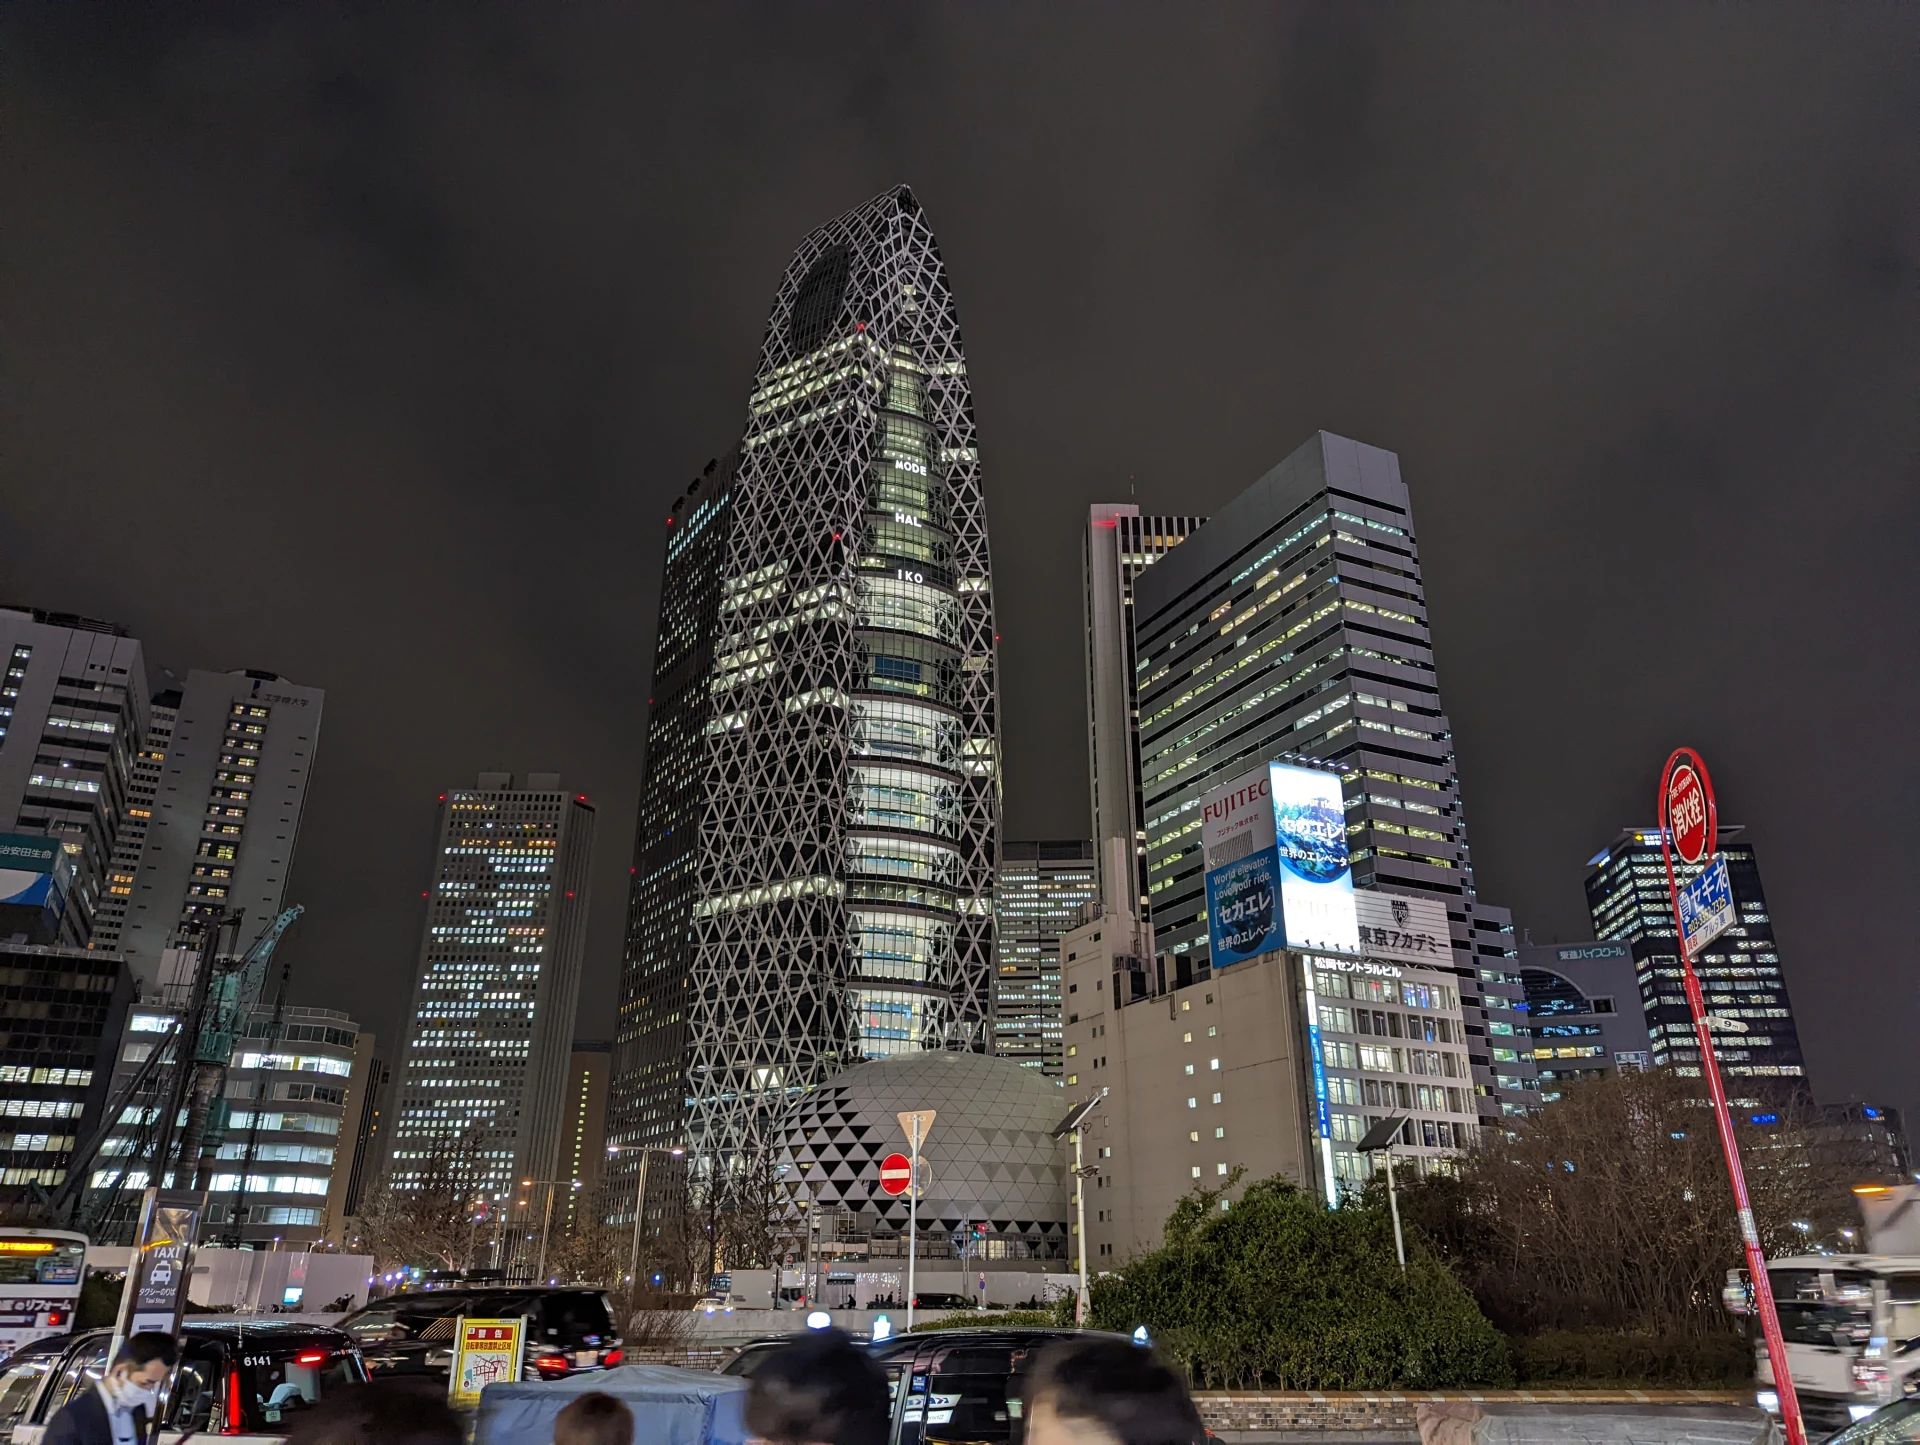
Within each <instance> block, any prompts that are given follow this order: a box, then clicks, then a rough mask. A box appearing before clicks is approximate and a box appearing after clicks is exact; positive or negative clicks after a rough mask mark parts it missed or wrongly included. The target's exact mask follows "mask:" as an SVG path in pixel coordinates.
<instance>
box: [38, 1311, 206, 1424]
mask: <svg viewBox="0 0 1920 1445" xmlns="http://www.w3.org/2000/svg"><path fill="white" fill-rule="evenodd" d="M179 1358H180V1355H179V1351H178V1350H177V1349H176V1348H175V1346H174V1343H173V1336H172V1335H163V1334H159V1333H157V1332H154V1331H148V1332H147V1333H145V1334H138V1335H134V1336H131V1337H130V1338H129V1339H128V1340H127V1342H126V1343H125V1344H123V1345H122V1346H120V1353H119V1354H117V1355H115V1356H114V1357H113V1364H112V1365H111V1366H110V1367H109V1368H108V1370H107V1372H106V1374H104V1375H102V1376H101V1377H100V1380H99V1382H98V1383H97V1384H95V1386H94V1387H93V1388H92V1389H91V1390H82V1391H80V1392H79V1393H77V1394H75V1395H74V1397H73V1398H72V1399H71V1400H69V1401H67V1404H66V1408H64V1409H63V1410H61V1412H60V1413H59V1414H58V1415H55V1416H54V1417H53V1419H52V1421H50V1422H49V1423H48V1425H47V1433H46V1435H45V1436H44V1437H43V1439H44V1441H45V1445H135V1442H136V1441H138V1440H139V1439H140V1438H141V1434H142V1431H143V1430H144V1428H145V1425H146V1422H147V1420H148V1418H149V1417H150V1416H152V1414H153V1411H154V1407H155V1405H156V1404H157V1403H158V1400H159V1396H158V1395H157V1394H156V1393H155V1392H156V1391H158V1390H159V1388H160V1386H162V1385H164V1384H165V1383H166V1381H167V1375H168V1373H169V1372H170V1371H171V1370H172V1369H173V1365H174V1361H175V1360H177V1359H179Z"/></svg>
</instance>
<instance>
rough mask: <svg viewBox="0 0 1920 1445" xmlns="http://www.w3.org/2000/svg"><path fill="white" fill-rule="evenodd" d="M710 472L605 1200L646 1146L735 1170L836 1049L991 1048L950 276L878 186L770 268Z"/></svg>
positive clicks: (989, 744) (662, 697)
mask: <svg viewBox="0 0 1920 1445" xmlns="http://www.w3.org/2000/svg"><path fill="white" fill-rule="evenodd" d="M735 458H736V459H735V460H732V461H730V462H729V464H728V465H726V466H724V467H721V466H719V465H718V464H716V465H715V467H714V468H713V469H711V472H710V474H709V475H708V476H707V477H705V478H703V479H702V481H701V482H700V483H698V484H696V486H695V487H694V488H692V489H690V490H689V491H688V492H687V493H686V494H684V495H683V496H682V497H681V498H680V500H679V501H678V502H676V503H675V505H674V507H673V509H672V511H671V513H670V515H669V516H668V518H667V529H668V530H667V562H666V581H665V589H666V592H665V601H664V602H663V604H662V608H661V634H660V643H659V646H658V648H657V650H656V656H655V663H654V687H653V701H652V712H651V715H650V717H649V720H648V729H647V736H648V758H647V763H646V771H645V778H644V781H643V783H642V792H641V804H640V819H639V828H638V836H637V838H636V840H635V862H634V882H633V895H632V903H631V906H630V909H629V924H628V945H627V957H626V969H625V974H624V977H623V981H622V988H621V1014H620V1028H619V1035H618V1038H617V1040H616V1046H615V1047H616V1058H615V1077H614V1087H613V1114H612V1121H611V1127H610V1131H609V1132H610V1134H611V1139H610V1142H611V1143H612V1144H614V1145H616V1146H618V1148H619V1151H620V1152H619V1153H618V1154H617V1155H615V1156H614V1159H615V1166H616V1169H617V1177H618V1178H619V1179H631V1177H632V1172H633V1171H634V1170H636V1169H637V1168H638V1167H639V1161H640V1158H641V1157H642V1155H641V1151H642V1149H644V1148H646V1147H654V1146H660V1145H663V1144H668V1143H673V1144H680V1143H685V1144H686V1145H688V1146H689V1147H690V1148H691V1150H692V1152H693V1155H694V1156H695V1158H696V1159H708V1158H715V1157H720V1156H726V1157H737V1156H741V1155H748V1154H755V1153H758V1152H759V1151H761V1150H762V1149H764V1147H765V1146H766V1143H767V1140H768V1136H769V1132H770V1130H769V1126H770V1124H771V1122H772V1120H773V1118H774V1116H775V1115H776V1114H777V1113H778V1111H779V1110H781V1109H782V1108H783V1107H784V1106H785V1105H786V1103H787V1101H788V1100H789V1099H790V1098H792V1097H793V1096H795V1095H796V1094H798V1093H800V1092H803V1091H804V1090H806V1089H808V1088H810V1087H811V1086H813V1085H814V1084H817V1083H818V1082H820V1081H821V1080H823V1079H825V1078H828V1077H830V1076H831V1075H833V1074H835V1073H837V1072H839V1071H840V1070H841V1069H844V1068H845V1067H847V1066H848V1065H850V1064H853V1063H856V1062H858V1061H859V1060H861V1059H863V1058H871V1057H876V1056H881V1055H886V1054H892V1053H898V1052H903V1051H907V1050H914V1049H923V1048H936V1047H956V1048H967V1049H976V1050H984V1049H986V1048H988V1047H989V1046H990V1039H989V1015H990V1009H991V1003H992V988H993V976H994V948H993V882H994V866H995V859H996V852H997V842H998V839H997V835H998V828H999V815H1000V798H999V786H1000V784H999V775H998V774H999V740H998V739H999V725H998V716H997V704H996V689H995V638H994V631H993V593H992V580H991V574H990V570H989V567H988V558H987V532H986V514H985V509H984V506H983V504H982V498H981V490H980V456H979V441H978V439H977V437H976V436H975V434H974V422H973V403H972V392H971V385H970V383H969V381H968V379H967V365H966V356H965V353H964V351H963V349H962V347H961V343H960V330H959V325H958V322H957V320H956V318H955V312H954V302H953V295H952V292H951V291H950V289H949V287H948V283H947V276H946V270H945V267H944V266H943V265H942V263H941V260H940V256H939V252H938V250H937V248H936V247H935V245H934V240H933V233H932V231H931V230H930V229H929V228H928V225H927V221H926V217H925V216H924V214H923V213H922V212H921V209H920V206H919V203H918V202H917V201H916V200H915V199H914V196H913V194H912V192H911V191H909V190H908V189H907V188H905V187H904V186H902V187H897V188H895V189H893V190H890V191H888V192H886V193H885V194H883V195H880V196H878V197H875V198H874V199H873V200H871V201H868V202H867V203H865V204H864V205H861V206H858V207H856V208H855V209H853V210H852V211H849V212H847V213H846V214H845V215H843V216H841V217H839V218H838V219H836V220H834V221H831V222H829V223H828V224H827V225H825V226H823V227H821V228H820V229H819V230H818V231H816V232H814V233H813V234H812V235H811V236H809V237H808V238H807V239H806V240H805V241H804V242H802V243H801V245H800V247H799V249H798V250H797V251H795V252H794V255H793V258H792V260H791V261H790V262H789V263H788V266H787V270H786V274H785V276H784V278H783V279H782V281H781V284H780V289H779V293H778V295H777V296H776V298H775V300H774V305H773V312H772V315H771V317H770V318H769V322H768V326H767V332H766V338H765V342H764V344H763V347H762V350H761V355H760V362H759V366H758V369H757V372H756V375H755V378H754V385H753V390H752V394H751V395H750V397H749V398H748V402H747V417H746V434H745V435H744V437H743V438H742V439H741V441H740V444H739V446H738V448H737V449H736V452H735ZM615 1192H616V1193H618V1192H619V1191H618V1190H616V1191H615Z"/></svg>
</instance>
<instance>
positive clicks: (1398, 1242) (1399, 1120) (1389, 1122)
mask: <svg viewBox="0 0 1920 1445" xmlns="http://www.w3.org/2000/svg"><path fill="white" fill-rule="evenodd" d="M1406 1122H1407V1116H1406V1115H1405V1114H1389V1115H1388V1116H1387V1117H1386V1118H1384V1119H1382V1120H1381V1121H1380V1122H1379V1123H1377V1124H1375V1125H1374V1126H1373V1127H1372V1128H1371V1129H1369V1130H1367V1137H1366V1138H1364V1139H1362V1140H1361V1141H1360V1143H1359V1145H1358V1146H1357V1147H1358V1148H1359V1150H1360V1152H1361V1153H1362V1154H1384V1155H1386V1156H1387V1208H1388V1209H1390V1210H1392V1211H1393V1252H1394V1254H1395V1255H1397V1256H1398V1257H1399V1260H1400V1273H1402V1274H1405V1273H1406V1272H1407V1246H1406V1242H1405V1241H1404V1240H1402V1239H1401V1237H1400V1198H1399V1196H1398V1195H1397V1194H1395V1193H1394V1189H1393V1141H1394V1140H1395V1139H1398V1138H1399V1137H1400V1127H1401V1125H1403V1124H1405V1123H1406Z"/></svg>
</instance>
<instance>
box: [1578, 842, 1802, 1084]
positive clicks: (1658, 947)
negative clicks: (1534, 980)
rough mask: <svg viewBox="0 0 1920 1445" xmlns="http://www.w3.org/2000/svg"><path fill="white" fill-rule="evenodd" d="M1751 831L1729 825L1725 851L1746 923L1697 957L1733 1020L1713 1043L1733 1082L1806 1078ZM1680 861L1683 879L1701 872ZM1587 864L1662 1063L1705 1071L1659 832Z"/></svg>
mask: <svg viewBox="0 0 1920 1445" xmlns="http://www.w3.org/2000/svg"><path fill="white" fill-rule="evenodd" d="M1745 832H1746V830H1745V829H1744V828H1742V827H1740V826H1738V825H1737V824H1735V825H1729V824H1725V823H1722V824H1721V825H1720V852H1721V853H1722V854H1723V855H1725V857H1726V860H1727V878H1728V881H1729V882H1730V883H1731V884H1732V885H1733V901H1734V906H1735V907H1736V908H1737V909H1738V910H1739V914H1740V921H1739V922H1738V923H1736V924H1735V925H1734V926H1733V927H1732V928H1729V929H1728V930H1727V931H1726V932H1725V933H1723V934H1721V935H1720V936H1719V937H1718V938H1716V939H1715V940H1714V941H1713V942H1712V943H1710V944H1708V945H1707V946H1706V947H1705V948H1704V949H1702V950H1701V953H1700V957H1698V958H1697V959H1695V960H1694V968H1695V970H1696V971H1697V972H1698V973H1699V975H1700V985H1701V988H1702V989H1703V990H1704V992H1705V994H1706V999H1707V1008H1708V1010H1709V1011H1710V1012H1711V1013H1712V1014H1713V1015H1714V1016H1715V1017H1716V1018H1723V1019H1727V1020H1729V1024H1728V1026H1727V1028H1726V1029H1725V1031H1724V1032H1722V1033H1720V1034H1719V1035H1717V1036H1716V1037H1715V1039H1714V1041H1713V1042H1714V1052H1715V1053H1716V1054H1717V1055H1718V1056H1719V1059H1720V1072H1721V1073H1722V1074H1723V1075H1724V1076H1725V1077H1726V1078H1727V1079H1728V1081H1729V1086H1730V1087H1731V1084H1732V1081H1733V1080H1736V1079H1751V1080H1761V1079H1787V1080H1804V1078H1805V1076H1806V1061H1805V1060H1804V1059H1803V1058H1802V1057H1801V1054H1800V1034H1799V1031H1798V1030H1797V1029H1796V1028H1795V1027H1794V1021H1793V1003H1792V1001H1791V1000H1790V999H1788V997H1787V981H1786V979H1785V978H1784V977H1783V976H1782V975H1781V972H1780V952H1779V945H1778V944H1776V943H1775V942H1774V938H1773V919H1772V917H1771V915H1769V914H1768V912H1767V895H1766V893H1765V891H1764V890H1763V889H1762V888H1761V886H1760V865H1759V863H1758V862H1757V861H1755V859H1754V856H1753V845H1752V844H1751V843H1748V842H1746V841H1745V840H1744V839H1743V838H1742V836H1741V835H1742V834H1744V833H1745ZM1674 862H1675V865H1676V868H1677V870H1678V873H1679V877H1680V881H1681V882H1682V883H1685V882H1687V881H1688V880H1689V879H1690V878H1692V877H1693V876H1694V875H1695V874H1697V873H1698V872H1699V871H1700V870H1699V868H1698V866H1697V865H1693V864H1687V863H1682V862H1680V860H1679V859H1677V858H1676V859H1675V860H1674ZM1587 867H1588V868H1589V869H1590V870H1591V871H1590V872H1589V873H1588V874H1587V911H1588V912H1589V913H1591V914H1592V915H1593V930H1594V936H1595V937H1597V938H1601V939H1607V940H1611V941H1616V942H1620V943H1624V944H1626V945H1627V946H1628V947H1629V948H1631V949H1632V951H1633V969H1634V975H1635V978H1636V979H1637V981H1638V983H1639V988H1640V1006H1641V1008H1642V1010H1643V1011H1644V1012H1645V1014H1646V1021H1647V1034H1648V1040H1649V1047H1650V1048H1651V1050H1652V1053H1653V1062H1654V1063H1655V1064H1657V1065H1662V1066H1665V1065H1671V1066H1672V1067H1673V1068H1674V1070H1675V1071H1676V1072H1678V1073H1682V1074H1698V1073H1699V1072H1700V1046H1699V1044H1698V1042H1697V1041H1696V1040H1695V1038H1694V1032H1693V1014H1692V1010H1691V1009H1690V1008H1689V1007H1688V1005H1687V992H1686V984H1685V982H1684V976H1683V975H1682V973H1681V971H1680V952H1679V948H1678V946H1677V944H1676V942H1675V937H1676V934H1675V929H1674V923H1673V905H1672V900H1671V899H1670V898H1669V897H1668V896H1667V869H1666V864H1665V863H1664V862H1663V861H1662V860H1661V856H1660V832H1659V830H1658V829H1657V828H1629V829H1627V830H1626V831H1625V832H1623V833H1621V834H1620V835H1619V836H1618V837H1617V838H1615V839H1614V840H1613V842H1611V843H1610V844H1608V845H1607V847H1606V849H1605V850H1604V851H1603V852H1600V853H1597V854H1595V855H1594V856H1593V857H1592V858H1591V859H1589V860H1588V863H1587Z"/></svg>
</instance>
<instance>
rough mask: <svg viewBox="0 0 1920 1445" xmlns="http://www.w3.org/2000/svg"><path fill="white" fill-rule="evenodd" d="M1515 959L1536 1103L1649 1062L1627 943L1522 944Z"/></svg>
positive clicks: (1649, 1049) (1651, 1054) (1649, 1050)
mask: <svg viewBox="0 0 1920 1445" xmlns="http://www.w3.org/2000/svg"><path fill="white" fill-rule="evenodd" d="M1517 962H1518V965H1519V971H1520V980H1521V986H1522V987H1523V988H1525V989H1526V991H1527V1029H1528V1031H1529V1033H1530V1035H1531V1041H1532V1044H1533V1061H1534V1067H1535V1068H1536V1069H1538V1070H1539V1074H1540V1098H1541V1102H1542V1103H1552V1102H1553V1100H1554V1099H1555V1098H1557V1097H1558V1091H1559V1089H1560V1088H1561V1086H1563V1085H1566V1084H1569V1083H1577V1082H1579V1081H1580V1080H1583V1079H1591V1078H1595V1077H1598V1076H1600V1075H1603V1074H1612V1073H1617V1072H1618V1071H1619V1070H1621V1069H1644V1068H1647V1067H1649V1066H1650V1065H1651V1064H1652V1062H1653V1052H1652V1049H1651V1047H1650V1045H1649V1043H1648V1040H1647V1020H1646V1016H1645V1015H1644V1014H1643V1013H1642V1012H1641V1011H1640V985H1639V983H1638V982H1637V981H1636V979H1635V976H1634V968H1633V950H1632V949H1630V948H1628V947H1627V945H1626V944H1624V943H1618V942H1615V943H1600V942H1598V941H1595V942H1591V943H1541V944H1535V943H1528V944H1524V945H1522V946H1521V949H1520V956H1519V959H1518V960H1517Z"/></svg>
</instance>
